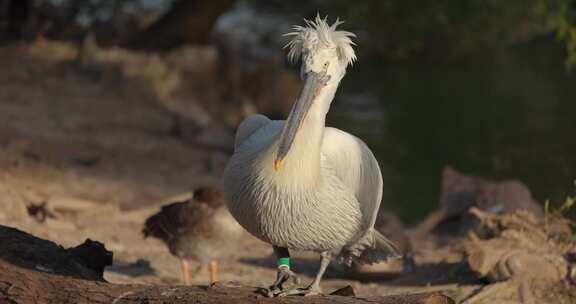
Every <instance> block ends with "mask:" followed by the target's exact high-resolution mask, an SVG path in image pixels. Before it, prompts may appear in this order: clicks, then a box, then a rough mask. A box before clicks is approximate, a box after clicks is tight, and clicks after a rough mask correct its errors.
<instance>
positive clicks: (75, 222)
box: [0, 45, 480, 299]
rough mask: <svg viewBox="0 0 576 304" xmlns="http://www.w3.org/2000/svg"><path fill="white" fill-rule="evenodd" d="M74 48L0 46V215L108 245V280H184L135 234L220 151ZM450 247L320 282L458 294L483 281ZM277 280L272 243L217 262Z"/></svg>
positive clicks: (244, 274) (63, 238)
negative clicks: (402, 265)
mask: <svg viewBox="0 0 576 304" xmlns="http://www.w3.org/2000/svg"><path fill="white" fill-rule="evenodd" d="M74 56H75V55H74V54H71V53H70V51H69V50H68V49H66V48H64V49H62V50H61V51H58V49H57V48H48V49H43V48H42V47H41V46H34V47H31V46H26V45H22V46H11V47H4V48H1V49H0V66H1V70H0V206H1V209H0V224H2V225H7V226H12V227H16V228H18V229H21V230H23V231H26V232H28V233H31V234H33V235H36V236H38V237H40V238H45V239H49V240H52V241H54V242H56V243H59V244H62V245H63V246H65V247H68V246H76V245H78V244H80V243H82V242H83V241H84V240H85V239H87V238H90V239H93V240H98V241H100V242H103V243H104V244H105V246H106V247H107V249H109V250H111V251H113V252H114V260H115V262H114V265H113V266H112V267H109V268H107V270H106V272H105V275H104V277H105V279H106V280H108V281H110V282H113V283H143V284H180V283H181V279H180V278H181V273H180V269H179V263H178V261H177V259H176V258H174V257H172V256H171V255H170V254H169V252H168V250H167V249H166V247H165V246H164V245H163V244H162V243H161V242H159V241H157V240H153V239H143V238H142V235H141V233H140V231H141V228H142V224H143V222H144V220H145V219H146V217H148V216H149V215H151V214H152V213H154V212H156V211H157V210H158V209H159V207H160V206H161V205H162V204H163V203H166V202H170V201H173V200H174V198H175V197H178V196H180V195H186V193H187V192H189V191H190V190H191V189H193V188H194V187H195V186H197V185H201V184H205V183H215V182H217V179H218V175H219V173H220V172H221V171H222V169H223V166H224V164H225V160H226V157H227V154H226V153H227V152H226V151H224V150H219V149H215V148H207V147H206V146H205V145H203V143H202V140H201V138H200V137H198V138H195V137H193V136H192V137H191V138H188V139H187V140H182V139H178V138H175V137H173V136H170V130H171V128H172V127H173V125H172V124H173V119H172V118H173V116H172V115H171V113H170V112H169V111H167V110H166V109H165V108H163V107H161V106H159V105H158V103H155V101H154V98H150V96H149V95H150V93H149V92H146V90H143V89H142V86H139V85H135V84H134V82H133V81H130V80H127V79H125V78H123V77H114V76H109V75H107V76H105V77H103V76H102V75H101V74H94V73H93V71H91V70H89V69H86V68H82V67H81V66H79V65H78V64H77V63H76V61H75V60H74ZM198 132H199V133H201V132H202V130H199V131H198ZM41 203H46V204H47V206H48V210H49V211H50V214H49V216H48V217H47V218H46V220H45V221H44V222H41V221H39V220H38V219H36V218H34V217H31V216H29V215H28V212H27V209H26V206H29V205H30V204H41ZM457 247H458V246H456V245H453V244H450V243H444V244H441V243H440V244H439V243H438V242H433V241H432V240H428V239H426V238H425V237H424V238H419V239H418V242H416V243H415V246H414V257H415V260H416V265H418V267H417V268H416V270H415V271H413V272H412V273H411V274H404V275H399V276H398V275H397V274H395V272H394V271H393V270H394V269H398V265H397V264H396V265H385V264H381V265H377V266H375V267H372V268H370V269H367V270H368V271H377V272H379V271H383V273H382V275H375V276H374V275H372V276H368V275H367V274H360V275H356V276H352V275H350V274H348V275H347V274H346V273H344V272H342V271H340V270H339V269H338V268H337V267H332V268H330V269H329V271H328V272H327V274H326V276H325V280H324V281H323V286H324V289H325V290H326V291H332V290H335V289H338V288H341V287H344V286H346V285H352V286H353V287H354V288H355V290H356V292H357V294H358V295H359V296H371V295H387V294H398V293H405V292H423V291H435V290H443V291H447V294H448V295H451V296H453V297H454V298H455V299H463V298H465V297H466V296H467V295H469V294H470V293H471V292H472V291H473V290H475V289H477V288H478V287H479V286H480V281H479V280H477V279H475V277H474V276H473V275H472V274H471V273H470V271H469V269H468V267H467V265H466V263H465V262H464V250H463V249H462V248H457ZM293 265H294V268H295V270H296V272H299V273H300V274H301V276H302V279H303V280H304V281H305V282H306V281H309V280H311V279H312V276H313V275H314V273H315V271H316V269H317V256H316V255H313V254H306V253H298V254H297V255H296V257H295V259H294V262H293ZM193 268H194V267H193ZM369 277H370V278H371V279H370V280H367V279H368V278H369ZM274 278H275V267H274V259H273V257H272V250H271V248H270V246H269V245H267V244H264V243H262V242H260V241H258V240H256V239H254V238H253V237H251V236H249V235H245V236H244V237H243V238H241V239H238V241H237V242H236V243H235V244H231V248H230V257H229V258H228V259H226V260H223V261H221V262H220V267H219V280H220V281H222V282H236V283H240V284H242V285H249V286H267V285H269V284H270V283H271V282H272V281H273V280H274ZM207 282H208V271H207V267H200V266H199V265H198V269H197V270H196V271H194V273H193V276H192V283H193V284H202V285H205V284H207Z"/></svg>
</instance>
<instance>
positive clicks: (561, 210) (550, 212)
mask: <svg viewBox="0 0 576 304" xmlns="http://www.w3.org/2000/svg"><path fill="white" fill-rule="evenodd" d="M574 183H575V185H576V181H575V182H574ZM575 204H576V195H575V196H567V197H566V199H565V200H564V203H562V204H561V205H560V206H559V207H558V208H553V207H551V206H550V201H549V200H546V202H544V216H545V221H546V222H545V223H546V227H548V223H549V222H551V221H554V220H558V219H563V220H565V221H567V222H568V223H569V224H570V226H571V227H572V235H571V241H574V242H576V222H575V221H573V220H569V219H568V217H569V213H570V212H573V211H574V209H572V207H574V205H575ZM546 230H548V228H546Z"/></svg>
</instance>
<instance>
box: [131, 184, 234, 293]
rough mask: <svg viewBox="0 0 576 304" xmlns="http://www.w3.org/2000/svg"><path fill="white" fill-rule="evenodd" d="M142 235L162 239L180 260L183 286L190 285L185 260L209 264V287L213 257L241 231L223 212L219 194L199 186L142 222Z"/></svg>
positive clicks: (213, 276) (212, 278) (214, 264)
mask: <svg viewBox="0 0 576 304" xmlns="http://www.w3.org/2000/svg"><path fill="white" fill-rule="evenodd" d="M142 233H143V234H144V237H148V236H152V237H155V238H158V239H160V240H162V241H163V242H164V243H166V245H167V246H168V249H169V250H170V253H172V254H173V255H174V256H176V257H178V258H179V259H180V261H181V264H182V274H183V280H184V285H190V274H189V271H190V270H189V268H190V267H189V260H195V261H198V262H200V263H201V264H205V263H207V262H209V272H210V285H211V286H212V285H213V284H214V283H215V282H216V273H217V267H218V263H217V258H219V257H222V256H223V255H225V250H226V249H227V248H229V245H230V244H231V241H233V240H235V239H236V238H237V237H238V236H239V233H241V228H240V227H239V226H238V225H237V223H236V222H235V221H234V219H233V218H232V217H231V216H230V213H229V212H228V210H227V209H226V206H225V203H224V196H223V194H222V192H220V191H219V190H217V189H215V188H213V187H200V188H198V189H197V190H196V191H194V195H193V197H192V198H191V199H188V200H185V201H181V202H175V203H171V204H168V205H164V206H162V209H161V210H160V211H159V212H158V213H156V214H154V215H152V216H150V217H149V218H148V219H146V222H145V223H144V228H143V229H142Z"/></svg>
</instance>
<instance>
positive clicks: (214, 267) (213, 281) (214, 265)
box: [208, 261, 218, 286]
mask: <svg viewBox="0 0 576 304" xmlns="http://www.w3.org/2000/svg"><path fill="white" fill-rule="evenodd" d="M208 271H210V286H214V285H216V273H217V272H218V262H216V261H211V262H210V264H209V266H208Z"/></svg>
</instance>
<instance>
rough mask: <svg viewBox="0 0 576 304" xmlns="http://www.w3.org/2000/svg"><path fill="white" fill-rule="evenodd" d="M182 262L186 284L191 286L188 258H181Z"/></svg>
mask: <svg viewBox="0 0 576 304" xmlns="http://www.w3.org/2000/svg"><path fill="white" fill-rule="evenodd" d="M180 262H181V263H182V277H183V279H184V285H186V286H190V265H189V263H188V260H186V259H180Z"/></svg>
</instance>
